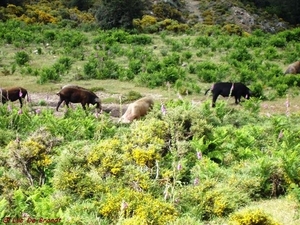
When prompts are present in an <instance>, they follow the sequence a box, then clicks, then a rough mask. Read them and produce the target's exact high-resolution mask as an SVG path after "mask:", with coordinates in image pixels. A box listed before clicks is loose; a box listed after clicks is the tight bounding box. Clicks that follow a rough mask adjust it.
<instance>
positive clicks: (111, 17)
mask: <svg viewBox="0 0 300 225" xmlns="http://www.w3.org/2000/svg"><path fill="white" fill-rule="evenodd" d="M148 2H149V0H102V1H101V3H100V4H99V8H98V9H97V12H96V19H97V21H98V23H99V25H100V27H102V28H103V29H111V28H120V27H123V28H132V27H133V26H132V20H133V19H135V18H140V17H141V16H142V15H143V10H145V9H146V6H147V3H148Z"/></svg>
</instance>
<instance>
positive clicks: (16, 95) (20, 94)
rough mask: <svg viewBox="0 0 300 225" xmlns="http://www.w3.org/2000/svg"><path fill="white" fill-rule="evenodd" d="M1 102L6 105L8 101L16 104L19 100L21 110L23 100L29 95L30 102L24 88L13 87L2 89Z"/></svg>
mask: <svg viewBox="0 0 300 225" xmlns="http://www.w3.org/2000/svg"><path fill="white" fill-rule="evenodd" d="M0 95H1V101H2V103H3V104H5V103H6V102H7V101H11V102H14V101H16V100H18V99H19V102H20V108H22V106H23V102H22V98H25V97H26V95H27V101H28V93H27V90H26V89H25V88H22V87H12V88H9V89H0Z"/></svg>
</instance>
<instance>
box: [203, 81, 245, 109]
mask: <svg viewBox="0 0 300 225" xmlns="http://www.w3.org/2000/svg"><path fill="white" fill-rule="evenodd" d="M209 90H211V92H212V94H213V99H212V107H215V106H216V101H217V98H218V96H219V95H222V96H223V97H230V96H234V97H235V104H239V103H240V101H241V97H242V96H243V97H244V98H246V99H249V98H250V94H251V92H250V89H249V88H248V87H247V86H246V85H245V84H243V83H230V82H219V83H215V84H214V85H213V86H212V87H211V88H210V89H208V90H207V91H206V92H205V94H207V92H208V91H209Z"/></svg>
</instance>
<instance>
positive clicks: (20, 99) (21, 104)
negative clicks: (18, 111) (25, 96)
mask: <svg viewBox="0 0 300 225" xmlns="http://www.w3.org/2000/svg"><path fill="white" fill-rule="evenodd" d="M19 102H20V108H22V106H23V102H22V98H19Z"/></svg>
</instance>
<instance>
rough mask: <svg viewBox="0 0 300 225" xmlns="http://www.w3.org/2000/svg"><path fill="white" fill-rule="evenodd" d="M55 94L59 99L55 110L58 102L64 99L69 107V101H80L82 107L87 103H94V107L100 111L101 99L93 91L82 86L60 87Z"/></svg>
mask: <svg viewBox="0 0 300 225" xmlns="http://www.w3.org/2000/svg"><path fill="white" fill-rule="evenodd" d="M57 95H58V96H59V98H60V99H59V101H58V103H57V106H56V111H58V108H59V106H60V104H61V103H62V102H63V101H64V102H65V103H66V105H67V107H68V108H69V103H70V102H72V103H81V105H82V108H83V109H86V105H89V104H93V105H95V104H96V108H97V109H98V110H99V111H101V101H100V99H99V97H98V96H97V95H96V94H95V93H93V92H92V91H89V90H87V89H85V88H82V87H74V86H67V87H64V88H62V89H61V90H60V91H59V92H58V93H57Z"/></svg>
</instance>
